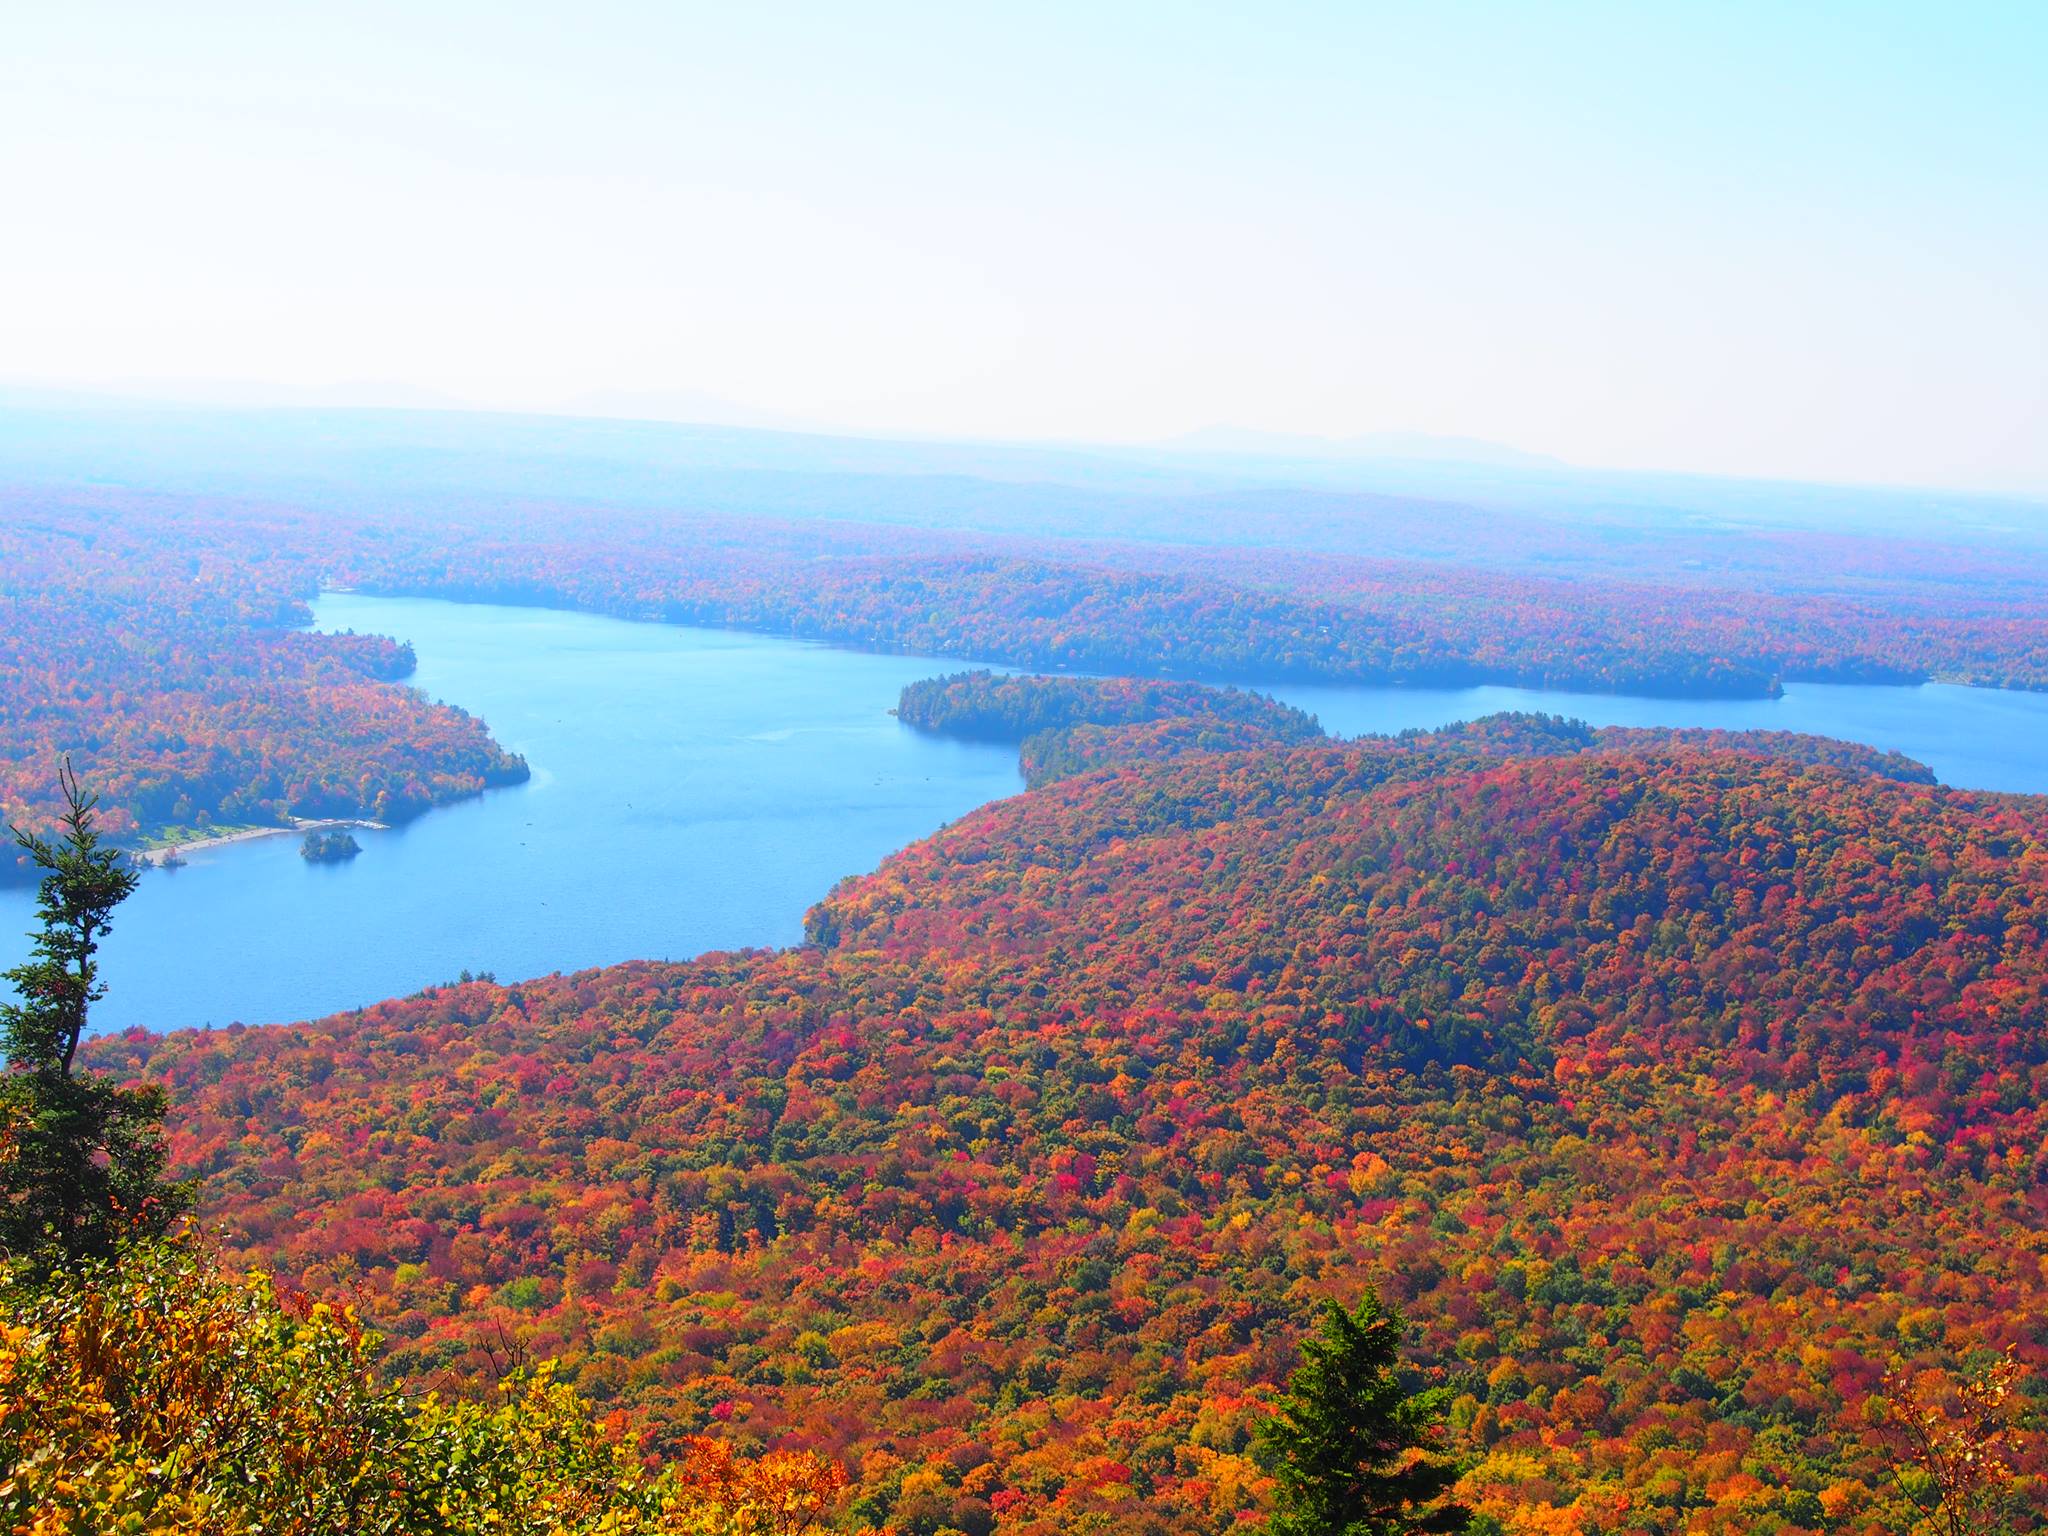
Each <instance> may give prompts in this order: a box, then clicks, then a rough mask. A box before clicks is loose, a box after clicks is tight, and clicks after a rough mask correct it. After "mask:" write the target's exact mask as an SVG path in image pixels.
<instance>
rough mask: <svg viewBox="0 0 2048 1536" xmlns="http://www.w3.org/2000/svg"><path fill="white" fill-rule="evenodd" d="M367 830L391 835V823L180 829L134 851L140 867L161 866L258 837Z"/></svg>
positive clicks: (345, 820)
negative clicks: (206, 830) (200, 832)
mask: <svg viewBox="0 0 2048 1536" xmlns="http://www.w3.org/2000/svg"><path fill="white" fill-rule="evenodd" d="M357 827H360V828H366V829H368V830H369V831H372V832H388V831H390V830H391V827H390V824H389V823H388V822H382V821H371V820H369V819H368V818H367V817H362V816H324V817H306V818H294V819H293V820H292V821H291V822H290V823H289V824H287V825H284V826H276V827H228V828H224V829H222V830H221V831H218V832H213V833H208V834H205V835H203V836H202V835H196V834H194V835H183V834H188V833H193V829H190V828H184V827H179V828H176V829H174V830H172V831H170V832H167V833H163V834H159V835H157V836H154V837H152V838H150V839H149V840H148V842H147V843H146V844H145V846H143V847H141V848H138V849H136V850H135V851H134V854H133V857H134V860H135V862H136V863H138V864H150V865H161V864H163V863H165V862H167V861H168V860H169V859H170V858H171V857H172V856H173V855H176V856H177V857H178V858H180V859H182V858H183V857H184V856H185V855H186V854H188V853H198V852H201V851H203V850H205V849H208V848H225V847H227V846H228V844H230V843H246V842H251V841H253V840H255V839H256V838H259V837H284V836H287V835H288V834H292V833H298V834H300V835H303V834H305V833H307V832H328V831H335V830H339V829H341V828H357Z"/></svg>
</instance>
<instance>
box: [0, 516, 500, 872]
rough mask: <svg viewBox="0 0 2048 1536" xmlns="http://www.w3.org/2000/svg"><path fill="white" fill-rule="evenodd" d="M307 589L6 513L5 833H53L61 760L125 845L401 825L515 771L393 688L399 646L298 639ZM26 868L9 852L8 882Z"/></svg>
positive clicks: (1, 799)
mask: <svg viewBox="0 0 2048 1536" xmlns="http://www.w3.org/2000/svg"><path fill="white" fill-rule="evenodd" d="M9 510H10V511H11V512H15V513H17V514H18V513H19V512H20V511H21V509H20V508H18V507H14V508H10V509H9ZM250 532H251V536H252V537H255V536H257V535H258V530H257V529H255V528H252V529H251V530H250ZM311 585H312V582H311V581H310V579H309V578H308V575H307V572H306V568H304V567H301V566H293V565H291V564H289V563H286V562H282V561H276V560H264V559H246V558H242V557H241V556H240V555H238V553H237V552H235V551H232V550H230V549H228V548H226V547H225V546H221V545H218V544H216V545H214V546H213V547H208V546H207V545H205V544H203V543H202V544H200V545H196V546H195V547H194V550H193V551H192V552H189V553H174V552H173V551H172V550H171V549H170V548H169V547H168V546H167V545H164V544H160V543H156V542H153V541H151V540H150V539H148V538H146V537H144V536H141V535H139V534H137V533H136V532H135V531H134V530H133V529H131V528H128V527H126V526H125V525H119V526H114V527H103V526H97V525H96V524H95V523H94V522H93V521H92V520H90V519H84V520H81V519H79V518H76V517H74V516H71V515H69V514H68V513H67V512H65V511H64V510H63V509H54V508H47V509H43V510H42V511H41V512H39V513H37V514H36V515H32V516H18V515H17V516H12V517H6V518H0V823H6V824H16V823H20V824H26V825H28V826H31V827H37V828H43V829H47V827H48V826H49V825H50V822H51V818H52V816H53V813H54V811H55V809H56V807H57V804H58V802H57V800H56V798H55V795H56V783H57V779H56V767H57V764H58V762H59V761H60V759H61V758H62V757H63V756H64V755H65V754H69V755H70V756H71V758H72V760H73V761H74V763H75V764H76V765H77V767H78V769H79V771H80V772H81V773H83V774H85V775H86V776H87V777H88V778H89V779H90V780H91V781H92V782H93V783H94V784H95V785H96V786H97V787H98V789H99V792H100V793H101V794H102V795H103V796H104V799H105V804H106V811H105V824H106V829H107V830H108V832H110V833H111V834H113V835H114V836H116V837H119V838H124V839H130V838H133V837H135V836H136V835H138V834H146V833H150V832H153V831H157V830H160V829H163V828H167V827H184V828H193V827H204V826H205V825H207V824H209V823H212V824H219V823H252V822H253V823H276V822H279V821H281V820H282V819H283V818H284V817H286V816H304V817H321V816H368V817H375V818H377V819H379V820H402V819H404V818H406V817H408V816H413V815H417V814H418V813H419V812H421V811H423V810H425V809H426V808H427V807H428V806H430V805H434V804H438V803H441V802H443V801H446V800H450V799H453V798H456V797H458V796H461V795H465V794H474V793H476V792H477V791H478V790H481V789H483V788H485V787H486V786H487V785H491V784H504V783H510V782H514V781H517V780H519V779H523V778H524V777H525V776H526V773H527V769H526V765H525V764H524V763H523V762H522V761H521V760H520V759H519V758H518V757H516V756H515V755H513V754H511V753H508V752H506V751H505V750H504V749H503V748H501V747H499V746H498V745H497V743H495V742H493V741H492V740H491V739H490V736H489V734H488V733H487V732H486V730H485V729H484V726H483V724H482V722H480V721H478V720H476V719H473V718H472V717H471V716H469V715H467V714H465V713H464V712H463V711H461V710H460V709H453V708H450V707H448V706H446V705H442V704H435V703H432V702H430V701H429V700H427V699H425V698H423V697H421V696H420V695H419V694H418V693H416V692H414V691H413V690H412V689H409V688H406V687H403V686H397V685H398V684H399V683H400V681H401V680H402V679H403V678H404V677H406V676H407V675H408V674H409V673H410V672H411V671H412V669H413V655H412V651H411V648H410V647H408V646H405V645H402V644H399V643H397V642H395V641H393V640H390V639H387V638H384V637H382V636H371V635H321V634H313V633H310V632H306V631H303V630H301V629H299V628H298V626H300V625H303V624H305V623H306V622H307V621H308V619H309V618H310V615H309V614H308V613H307V610H306V608H305V605H304V604H303V603H302V602H301V601H300V596H301V595H302V593H303V592H304V591H305V590H306V589H308V588H309V587H310V586H311ZM22 873H23V867H22V865H21V863H20V861H19V859H18V857H17V850H15V849H14V848H13V847H12V846H10V847H8V849H7V850H6V852H5V854H4V855H0V879H4V878H9V877H20V876H21V875H22Z"/></svg>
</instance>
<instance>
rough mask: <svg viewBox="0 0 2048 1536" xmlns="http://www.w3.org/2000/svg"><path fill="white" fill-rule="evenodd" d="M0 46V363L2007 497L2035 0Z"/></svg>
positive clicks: (802, 21) (2020, 394)
mask: <svg viewBox="0 0 2048 1536" xmlns="http://www.w3.org/2000/svg"><path fill="white" fill-rule="evenodd" d="M5 34H6V46H5V47H4V48H0V207H4V208H6V209H7V210H8V213H7V218H8V222H9V225H10V230H9V234H8V238H7V239H5V240H4V241H0V377H5V378H7V379H11V380H15V381H39V382H45V383H74V384H81V385H121V386H128V387H141V388H146V389H156V388H163V389H169V388H172V387H174V386H182V385H187V384H189V383H191V382H192V381H214V382H216V383H223V382H224V383H226V384H228V385H232V386H233V387H235V388H237V389H241V390H243V391H244V392H247V391H251V390H253V391H256V392H258V393H262V394H265V395H267V396H270V397H274V398H278V399H298V398H315V397H321V398H338V397H340V396H348V397H352V398H363V399H372V398H374V399H389V400H410V399H422V400H431V399H442V398H445V399H450V400H459V401H462V402H467V403H475V404H480V405H485V406H490V407H503V408H518V409H558V408H565V407H566V408H578V407H582V408H619V409H645V410H648V411H662V410H667V411H671V412H674V413H677V414H683V415H690V414H698V413H702V412H711V413H714V414H715V413H716V412H717V410H718V409H719V408H718V407H716V406H712V405H707V404H706V402H707V401H724V402H738V403H740V404H742V405H744V406H746V407H748V408H751V411H752V412H757V413H758V419H761V420H764V421H777V420H787V421H791V422H802V423H811V424H820V425H830V426H839V427H845V428H851V429H857V430H864V431H888V432H898V431H901V432H917V433H932V434H941V435H974V436H991V437H1005V438H1062V439H1090V440H1120V441H1128V440H1134V439H1147V438H1154V437H1163V436H1170V435H1173V434H1177V433H1180V432H1185V431H1189V430H1192V429H1196V428H1201V427H1205V426H1209V425H1214V424H1219V423H1229V424H1233V425H1237V426H1243V427H1250V428H1256V429H1262V430H1268V431H1279V432H1299V433H1309V434H1318V435H1332V436H1342V435H1347V434H1352V433H1364V432H1381V431H1420V432H1436V433H1447V434H1465V435H1471V436H1478V437H1486V438H1492V439H1496V440H1499V441H1503V442H1508V443H1512V444H1515V445H1518V446H1521V447H1524V448H1528V449H1533V450H1538V451H1543V452H1549V453H1555V454H1559V455H1562V456H1564V457H1566V458H1569V459H1573V460H1575V461H1578V462H1582V463H1587V464H1600V465H1618V466H1639V467H1656V468H1669V469H1696V470H1707V471H1714V472H1725V473H1738V474H1759V475H1774V476H1793V477H1804V478H1824V479H1833V480H1848V481H1874V482H1901V483H1921V484H1942V485H1953V486H1959V487H1962V486H1968V487H1985V488H1994V489H2020V490H2029V491H2036V492H2040V491H2048V5H2041V4H2027V5H2019V4H2014V5H1988V4H1976V5H1973V4H1952V5H1945V6H1943V5H1916V6H1907V5H1884V4H1879V3H1868V4H1859V5H1820V4H1800V5H1792V4H1782V3H1781V4H1773V5H1747V4H1698V5H1657V4H1649V3H1639V4H1631V5H1601V4H1574V5H1561V4H1560V5H1542V4H1523V5H1505V4H1499V5H1485V4H1416V5H1344V6H1339V5H1287V4H1271V3H1269V4H1261V5H1256V6H1253V5H1240V6H1220V5H1214V6H1212V5H1199V4H1178V5H1158V6H1151V5H1124V6H1112V5H1092V6H1079V5H1076V6H1065V5H1034V6H1029V7H1025V6H1015V7H1007V8H997V7H992V6H977V5H969V4H953V5H934V6H897V5H888V4H862V5H858V6H854V5H842V6H829V7H828V6H797V5H773V4H760V5H746V6H735V5H719V6H692V5H657V4H644V3H625V0H583V3H579V4H577V5H575V6H561V5H545V6H520V5H507V4H494V5H481V4H479V5H467V4H431V3H420V0H414V3H410V4H403V5H398V4H393V5H386V4H379V3H374V0H371V3H354V4H351V5H348V6H312V5H285V4H278V3H275V0H272V3H268V4H261V5H253V4H252V5H246V6H238V5H225V4H207V3H204V0H195V3H191V4H187V5H183V6H179V7H164V6H151V5H142V4H134V5H112V4H95V3H91V0H82V3H80V0H74V3H71V4H67V5H61V6H57V5H50V6H27V5H23V6H19V7H16V8H14V14H12V15H10V16H9V17H8V18H7V20H6V23H5ZM337 389H338V390H339V392H340V393H339V395H337V394H336V393H335V392H336V391H337Z"/></svg>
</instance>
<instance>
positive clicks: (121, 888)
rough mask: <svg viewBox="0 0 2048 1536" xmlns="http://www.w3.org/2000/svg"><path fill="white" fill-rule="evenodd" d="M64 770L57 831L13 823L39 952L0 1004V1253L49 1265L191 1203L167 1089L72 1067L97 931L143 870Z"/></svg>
mask: <svg viewBox="0 0 2048 1536" xmlns="http://www.w3.org/2000/svg"><path fill="white" fill-rule="evenodd" d="M60 779H61V782H62V784H63V786H64V800H65V812H64V816H63V818H62V825H63V832H62V835H61V836H60V837H58V838H57V839H56V840H55V841H54V842H52V841H50V840H48V839H45V838H42V837H38V836H36V835H35V834H33V833H30V832H26V831H23V830H22V829H21V828H19V827H15V828H13V829H12V830H13V832H14V836H15V840H16V841H17V842H19V843H20V844H21V846H22V847H23V848H24V849H26V850H27V851H28V855H29V857H30V859H32V860H33V861H34V863H35V865H36V867H37V868H38V869H40V870H42V871H43V878H42V884H41V887H40V891H39V894H38V896H37V901H36V916H37V919H38V921H39V928H38V931H37V932H36V933H34V934H33V935H32V937H33V938H34V940H35V950H34V954H33V956H32V957H31V958H30V959H28V960H27V961H25V962H23V963H22V964H20V965H17V966H15V967H13V968H12V969H11V970H9V971H7V972H6V978H7V980H8V982H9V983H11V984H12V986H13V989H14V992H15V994H16V999H17V1000H16V1001H14V1002H11V1003H6V1004H0V1051H4V1052H5V1055H6V1063H7V1065H6V1071H5V1073H4V1074H0V1255H5V1256H7V1257H10V1258H15V1259H26V1260H29V1261H31V1262H33V1263H35V1264H37V1265H42V1266H47V1265H49V1264H53V1263H57V1262H61V1261H66V1260H74V1259H79V1258H84V1257H88V1256H99V1255H104V1254H108V1253H111V1252H112V1251H113V1249H114V1246H115V1244H116V1243H117V1242H118V1241H119V1240H120V1239H121V1238H123V1237H125V1236H135V1235H154V1234H157V1233H161V1232H162V1231H164V1230H165V1228H166V1227H168V1226H169V1224H170V1223H171V1221H172V1220H173V1219H174V1218H175V1217H176V1216H177V1215H178V1214H179V1213H180V1212H182V1211H183V1210H184V1209H185V1207H186V1206H187V1205H188V1204H189V1203H190V1201H189V1193H188V1191H186V1190H185V1189H184V1188H183V1187H182V1186H180V1185H176V1184H170V1183H167V1182H166V1181H165V1180H164V1177H163V1169H164V1144H163V1118H164V1095H163V1090H161V1089H160V1088H156V1087H133V1088H128V1087H122V1086H120V1085H118V1084H116V1083H114V1082H112V1081H110V1080H109V1079H108V1078H106V1077H105V1076H103V1075H102V1074H99V1073H96V1072H86V1071H82V1070H79V1069H78V1067H77V1056H78V1046H79V1042H80V1040H82V1039H83V1038H84V1035H85V1026H86V1019H87V1015H88V1012H89V1010H90V1009H91V1007H92V1005H93V1004H94V1003H95V1002H97V1001H98V1000H99V999H100V997H101V996H102V995H103V994H104V992H105V990H106V988H105V986H104V985H103V984H102V983H101V981H100V979H99V963H98V959H97V956H98V953H99V946H100V940H101V939H103V938H104V937H105V936H106V934H107V930H108V926H109V917H110V915H111V914H112V912H113V910H114V908H115V907H117V906H118V905H120V903H121V902H122V901H123V900H124V899H125V898H126V897H127V895H128V893H129V892H130V891H132V890H134V889H135V880H136V875H135V871H134V870H133V869H131V868H129V867H128V865H127V864H126V862H125V860H124V858H123V856H122V855H121V853H120V852H119V851H118V850H117V849H114V848H111V847H108V846H106V845H105V844H103V843H102V841H101V839H100V835H99V832H98V831H97V830H96V829H95V827H94V824H93V823H94V807H95V805H96V804H97V797H96V796H94V795H90V794H87V793H86V792H85V790H84V789H83V787H82V786H81V785H80V784H79V782H78V776H77V775H76V774H75V773H73V772H72V769H71V764H70V763H69V762H68V761H67V762H66V763H65V764H64V767H63V769H62V771H61V774H60Z"/></svg>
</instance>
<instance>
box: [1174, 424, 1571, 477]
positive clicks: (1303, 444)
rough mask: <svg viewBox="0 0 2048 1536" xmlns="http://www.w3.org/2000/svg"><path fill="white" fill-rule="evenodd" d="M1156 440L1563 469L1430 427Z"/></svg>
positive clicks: (1210, 447)
mask: <svg viewBox="0 0 2048 1536" xmlns="http://www.w3.org/2000/svg"><path fill="white" fill-rule="evenodd" d="M1157 446H1159V447H1161V448H1164V449H1166V450H1168V451H1170V452H1183V453H1198V454H1226V455H1237V456H1245V457H1258V458H1269V459H1410V460H1422V461H1429V462H1444V463H1453V464H1488V465H1493V466H1495V467H1501V468H1519V469H1564V468H1568V467H1569V466H1568V465H1566V463H1565V461H1564V460H1563V459H1559V458H1553V457H1552V456H1550V455H1549V454H1543V453H1527V452H1524V451H1523V450H1522V449H1520V448H1511V447H1509V446H1508V445H1507V444H1505V443H1490V442H1488V441H1486V440H1485V439H1484V438H1478V437H1456V436H1444V435H1441V434H1437V433H1431V432H1365V433H1361V434H1360V435H1358V436H1356V437H1308V436H1303V435H1300V434H1296V433H1288V432H1257V431H1253V430H1251V429H1250V428H1246V427H1206V428H1204V429H1202V430H1201V431H1199V432H1189V433H1187V434H1185V435H1183V436H1181V437H1173V438H1168V439H1166V440H1165V441H1164V442H1162V443H1160V444H1158V445H1157Z"/></svg>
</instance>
